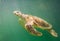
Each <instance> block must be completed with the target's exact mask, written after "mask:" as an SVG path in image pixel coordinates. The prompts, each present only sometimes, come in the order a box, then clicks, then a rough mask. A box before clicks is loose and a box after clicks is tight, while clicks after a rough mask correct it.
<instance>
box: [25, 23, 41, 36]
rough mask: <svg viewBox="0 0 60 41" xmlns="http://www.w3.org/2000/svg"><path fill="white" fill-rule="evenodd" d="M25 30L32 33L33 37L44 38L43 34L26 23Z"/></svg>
mask: <svg viewBox="0 0 60 41" xmlns="http://www.w3.org/2000/svg"><path fill="white" fill-rule="evenodd" d="M25 29H26V30H27V31H28V32H30V33H31V34H32V35H35V36H42V33H41V32H39V31H37V30H36V29H35V28H33V27H32V25H30V24H28V23H26V24H25Z"/></svg>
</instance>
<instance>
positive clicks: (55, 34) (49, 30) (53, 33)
mask: <svg viewBox="0 0 60 41" xmlns="http://www.w3.org/2000/svg"><path fill="white" fill-rule="evenodd" d="M47 31H48V32H49V33H50V34H51V35H52V36H54V37H58V34H57V33H56V32H55V30H54V29H48V30H47Z"/></svg>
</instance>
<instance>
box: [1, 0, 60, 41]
mask: <svg viewBox="0 0 60 41" xmlns="http://www.w3.org/2000/svg"><path fill="white" fill-rule="evenodd" d="M15 10H20V11H21V12H22V13H25V14H31V15H34V16H38V17H41V18H43V19H44V20H46V21H47V22H49V23H50V24H52V25H53V29H55V31H56V32H57V33H58V37H57V38H56V37H53V36H51V35H50V33H48V32H47V31H45V30H40V29H38V30H39V31H40V32H42V33H43V36H39V37H38V36H33V35H31V34H29V32H27V31H26V30H25V29H24V27H23V26H22V25H20V24H19V22H18V19H19V18H18V17H16V16H15V15H14V14H13V11H15ZM0 41H60V1H59V0H0Z"/></svg>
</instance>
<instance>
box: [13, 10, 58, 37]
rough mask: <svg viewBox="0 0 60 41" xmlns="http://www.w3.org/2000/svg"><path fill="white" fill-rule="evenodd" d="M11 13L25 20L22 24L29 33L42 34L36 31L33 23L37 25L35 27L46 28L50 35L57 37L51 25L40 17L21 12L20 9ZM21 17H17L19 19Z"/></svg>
mask: <svg viewBox="0 0 60 41" xmlns="http://www.w3.org/2000/svg"><path fill="white" fill-rule="evenodd" d="M13 13H14V14H15V15H17V16H18V17H20V18H21V19H23V20H24V21H25V24H24V26H25V29H26V30H27V31H28V32H30V33H31V34H33V35H36V36H42V33H41V32H39V31H37V30H36V29H35V28H34V25H35V26H37V28H41V29H44V30H47V31H48V32H49V33H50V34H51V35H52V36H54V37H58V35H57V33H56V32H55V30H54V29H53V28H52V25H51V24H49V23H48V22H47V21H45V20H43V19H42V18H39V17H37V16H32V15H28V14H23V13H21V12H20V11H14V12H13ZM21 19H19V21H20V20H21Z"/></svg>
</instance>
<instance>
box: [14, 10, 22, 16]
mask: <svg viewBox="0 0 60 41" xmlns="http://www.w3.org/2000/svg"><path fill="white" fill-rule="evenodd" d="M13 13H14V14H15V15H17V16H21V15H22V13H21V12H20V11H13Z"/></svg>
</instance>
